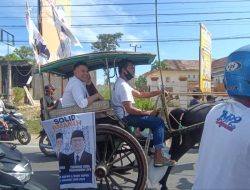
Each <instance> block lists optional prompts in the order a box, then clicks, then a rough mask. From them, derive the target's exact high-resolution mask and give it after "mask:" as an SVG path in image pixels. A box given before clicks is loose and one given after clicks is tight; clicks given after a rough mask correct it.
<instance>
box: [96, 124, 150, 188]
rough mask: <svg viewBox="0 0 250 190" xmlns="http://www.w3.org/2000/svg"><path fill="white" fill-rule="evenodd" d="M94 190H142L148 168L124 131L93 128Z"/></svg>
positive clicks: (111, 128) (132, 139)
mask: <svg viewBox="0 0 250 190" xmlns="http://www.w3.org/2000/svg"><path fill="white" fill-rule="evenodd" d="M96 142H97V143H96V169H95V175H96V178H97V183H98V189H110V190H111V189H112V190H113V189H118V190H120V189H136V190H144V189H145V186H146V182H147V177H148V165H147V159H146V156H145V154H144V151H143V149H142V147H141V145H140V144H139V143H138V141H137V140H136V139H135V138H134V137H133V136H132V135H131V134H129V133H128V132H127V131H125V130H124V129H122V128H120V127H117V126H114V125H108V124H100V125H97V126H96Z"/></svg>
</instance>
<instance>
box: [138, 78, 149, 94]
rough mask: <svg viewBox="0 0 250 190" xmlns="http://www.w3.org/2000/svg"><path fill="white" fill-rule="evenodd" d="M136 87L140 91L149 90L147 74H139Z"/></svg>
mask: <svg viewBox="0 0 250 190" xmlns="http://www.w3.org/2000/svg"><path fill="white" fill-rule="evenodd" d="M135 87H136V89H138V90H139V91H147V88H148V87H147V79H146V77H145V76H143V75H141V76H139V77H138V78H137V79H136V81H135Z"/></svg>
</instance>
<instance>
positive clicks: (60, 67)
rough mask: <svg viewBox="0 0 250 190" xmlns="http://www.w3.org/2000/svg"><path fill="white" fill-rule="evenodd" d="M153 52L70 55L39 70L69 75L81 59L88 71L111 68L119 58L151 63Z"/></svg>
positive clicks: (145, 63) (153, 57)
mask: <svg viewBox="0 0 250 190" xmlns="http://www.w3.org/2000/svg"><path fill="white" fill-rule="evenodd" d="M155 56H156V55H155V54H151V53H139V52H127V51H111V52H96V53H87V54H81V55H77V56H72V57H69V58H65V59H60V60H57V61H53V62H51V63H48V64H46V65H43V66H41V68H40V72H47V73H53V74H56V75H59V76H63V77H70V76H72V74H73V66H74V64H75V63H76V62H78V61H83V62H85V63H86V64H87V65H88V68H89V70H90V71H92V70H97V69H102V68H103V69H104V68H107V63H108V68H112V67H115V66H117V63H118V62H119V61H120V60H121V59H129V60H131V61H133V63H134V64H135V65H147V64H151V63H152V62H153V61H154V59H155Z"/></svg>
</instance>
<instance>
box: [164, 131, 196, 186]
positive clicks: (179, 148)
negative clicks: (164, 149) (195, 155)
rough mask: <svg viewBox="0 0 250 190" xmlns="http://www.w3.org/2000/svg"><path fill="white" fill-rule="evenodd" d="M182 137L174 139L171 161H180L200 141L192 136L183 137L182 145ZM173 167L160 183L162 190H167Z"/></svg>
mask: <svg viewBox="0 0 250 190" xmlns="http://www.w3.org/2000/svg"><path fill="white" fill-rule="evenodd" d="M180 138H181V137H180V136H176V137H173V138H172V144H171V147H170V151H169V152H170V154H171V159H172V160H175V161H178V160H179V159H180V158H181V157H182V156H183V155H184V154H185V153H186V152H187V151H188V150H189V149H190V148H192V147H193V146H194V145H195V144H196V143H197V142H198V139H197V138H195V137H193V138H192V137H191V136H188V135H187V136H186V135H183V136H182V143H181V144H179V143H180ZM171 169H172V167H168V169H167V171H166V173H165V174H164V176H163V177H162V179H161V180H160V181H159V183H160V184H161V190H167V189H168V188H167V180H168V176H169V174H170V171H171Z"/></svg>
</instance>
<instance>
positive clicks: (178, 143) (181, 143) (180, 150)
mask: <svg viewBox="0 0 250 190" xmlns="http://www.w3.org/2000/svg"><path fill="white" fill-rule="evenodd" d="M217 103H218V102H217ZM217 103H216V102H213V103H201V104H197V105H194V106H192V107H190V108H188V109H184V108H176V109H174V110H172V111H171V112H170V114H169V115H170V116H169V119H170V124H171V129H173V130H172V131H170V132H169V136H170V137H172V143H171V146H170V150H169V154H170V155H171V159H172V160H175V161H178V160H179V159H180V158H181V157H182V156H183V155H184V154H185V153H186V152H187V151H188V150H189V149H191V148H192V147H193V146H194V145H195V144H196V143H199V142H200V140H201V135H202V131H203V127H204V121H205V118H206V115H207V114H208V112H209V111H210V110H211V109H212V108H213V107H214V106H215V105H216V104H217ZM173 117H174V118H175V119H174V118H173ZM177 121H178V122H177ZM192 125H193V126H192ZM190 126H191V127H190ZM171 169H172V167H171V166H170V167H168V169H167V171H166V173H165V174H164V176H163V177H162V179H161V180H160V181H159V183H160V185H161V190H167V189H168V188H167V179H168V176H169V174H170V171H171Z"/></svg>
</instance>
